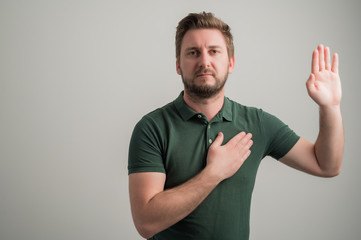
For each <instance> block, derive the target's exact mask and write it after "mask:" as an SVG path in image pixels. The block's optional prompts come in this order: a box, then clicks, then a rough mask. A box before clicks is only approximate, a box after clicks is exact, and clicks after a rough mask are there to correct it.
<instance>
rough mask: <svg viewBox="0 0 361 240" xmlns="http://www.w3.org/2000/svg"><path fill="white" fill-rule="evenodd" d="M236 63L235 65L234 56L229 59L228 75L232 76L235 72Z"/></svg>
mask: <svg viewBox="0 0 361 240" xmlns="http://www.w3.org/2000/svg"><path fill="white" fill-rule="evenodd" d="M234 63H235V58H234V56H233V57H231V58H230V59H229V68H228V73H229V74H231V73H232V72H233V70H234Z"/></svg>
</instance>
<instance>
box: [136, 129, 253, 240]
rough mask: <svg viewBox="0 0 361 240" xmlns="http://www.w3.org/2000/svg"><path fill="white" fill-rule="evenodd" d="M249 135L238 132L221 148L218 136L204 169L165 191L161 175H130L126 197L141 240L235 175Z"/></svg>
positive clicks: (244, 156)
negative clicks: (128, 197)
mask: <svg viewBox="0 0 361 240" xmlns="http://www.w3.org/2000/svg"><path fill="white" fill-rule="evenodd" d="M251 138H252V135H251V134H246V133H244V132H241V133H239V134H237V135H236V136H234V137H233V138H232V139H231V140H230V141H229V142H228V143H227V144H225V145H223V146H222V142H223V134H222V133H219V134H218V136H217V138H216V139H215V141H214V142H213V144H212V145H211V147H210V148H209V150H208V155H207V166H206V167H205V168H204V169H203V170H202V171H201V172H200V173H199V174H198V175H196V176H195V177H193V178H192V179H190V180H188V181H187V182H185V183H183V184H181V185H179V186H177V187H174V188H171V189H167V190H164V184H165V180H166V175H165V174H164V173H156V172H144V173H133V174H130V175H129V195H130V203H131V209H132V215H133V220H134V224H135V226H136V228H137V230H138V232H139V233H140V235H141V236H142V237H144V238H150V237H152V236H153V235H155V234H157V233H159V232H161V231H163V230H164V229H166V228H168V227H170V226H172V225H174V224H175V223H177V222H178V221H180V220H182V219H183V218H184V217H186V216H187V215H188V214H190V213H191V212H192V211H193V210H194V209H196V208H197V207H198V206H199V204H201V203H202V202H203V201H204V199H205V198H206V197H207V196H208V195H209V194H210V193H211V192H212V190H213V189H214V188H215V187H216V186H217V185H218V184H219V183H220V182H221V181H223V180H224V179H227V178H229V177H231V176H233V174H235V173H236V172H237V170H238V169H239V168H240V167H241V166H242V164H243V162H244V161H245V160H246V159H247V158H248V156H249V155H250V150H249V149H250V147H251V146H252V144H253V141H252V140H251Z"/></svg>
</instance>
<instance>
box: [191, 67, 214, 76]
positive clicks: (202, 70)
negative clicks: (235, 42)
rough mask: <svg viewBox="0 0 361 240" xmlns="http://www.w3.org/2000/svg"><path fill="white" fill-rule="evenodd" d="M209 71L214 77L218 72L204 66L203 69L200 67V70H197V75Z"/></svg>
mask: <svg viewBox="0 0 361 240" xmlns="http://www.w3.org/2000/svg"><path fill="white" fill-rule="evenodd" d="M207 73H210V74H212V76H213V77H215V76H216V73H215V72H214V71H213V70H212V69H209V68H202V69H199V70H198V71H196V72H195V74H194V75H195V76H198V75H201V74H207Z"/></svg>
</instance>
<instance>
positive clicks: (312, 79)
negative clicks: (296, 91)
mask: <svg viewBox="0 0 361 240" xmlns="http://www.w3.org/2000/svg"><path fill="white" fill-rule="evenodd" d="M306 87H307V91H308V93H312V92H314V91H316V89H317V86H316V82H315V75H313V74H312V73H311V74H310V77H309V78H308V80H307V81H306Z"/></svg>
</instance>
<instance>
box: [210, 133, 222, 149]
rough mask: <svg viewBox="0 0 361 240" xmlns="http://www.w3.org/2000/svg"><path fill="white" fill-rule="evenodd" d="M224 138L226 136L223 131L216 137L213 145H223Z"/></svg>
mask: <svg viewBox="0 0 361 240" xmlns="http://www.w3.org/2000/svg"><path fill="white" fill-rule="evenodd" d="M223 138H224V136H223V133H222V132H219V133H218V135H217V137H216V139H214V142H213V144H212V146H215V147H218V146H221V145H222V143H223Z"/></svg>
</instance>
